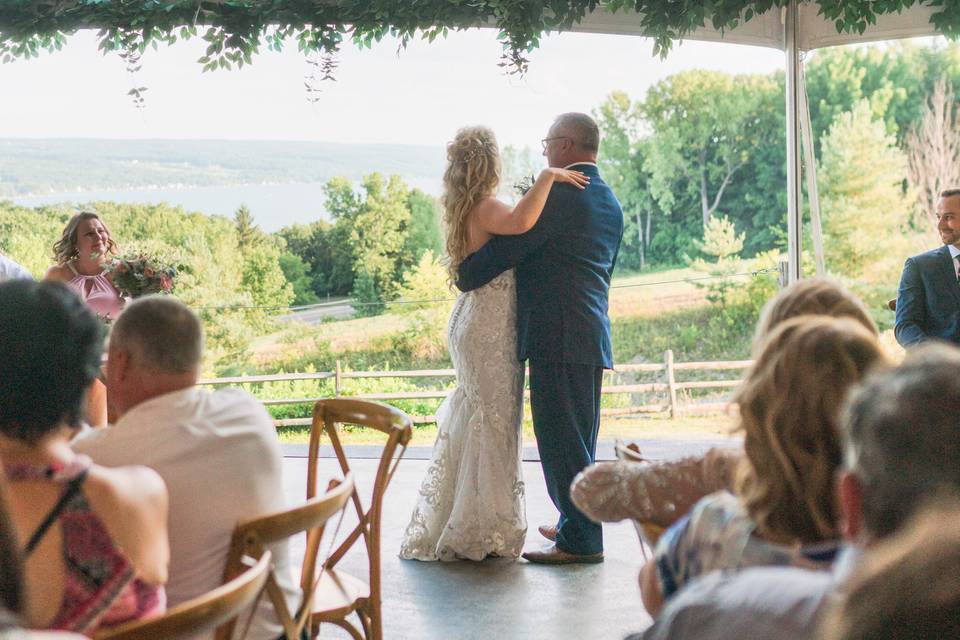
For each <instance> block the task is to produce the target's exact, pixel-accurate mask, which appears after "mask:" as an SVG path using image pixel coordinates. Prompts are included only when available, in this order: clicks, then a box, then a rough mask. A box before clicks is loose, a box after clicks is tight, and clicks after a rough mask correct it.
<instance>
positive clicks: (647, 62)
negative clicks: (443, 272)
mask: <svg viewBox="0 0 960 640" xmlns="http://www.w3.org/2000/svg"><path fill="white" fill-rule="evenodd" d="M204 48H205V45H204V43H203V42H202V41H200V40H195V41H190V42H180V43H178V44H176V45H173V46H171V47H166V46H162V47H161V48H160V49H159V50H158V51H153V50H148V51H147V53H145V54H144V56H143V59H142V63H143V66H142V70H141V71H140V72H139V73H138V75H137V77H136V85H142V86H146V87H147V88H148V91H147V92H146V94H145V95H146V99H147V104H146V108H145V109H143V110H137V109H136V108H135V107H134V106H133V104H132V101H131V100H130V98H129V97H128V96H127V95H126V94H127V91H128V90H129V89H130V88H131V87H132V86H135V85H134V81H133V80H132V79H131V77H130V76H129V74H128V73H127V72H126V69H125V66H124V63H123V61H122V60H121V59H120V58H119V56H117V55H116V54H108V55H104V54H102V53H100V52H99V51H98V50H97V40H96V35H95V33H93V32H80V33H78V34H77V35H75V36H73V37H72V38H71V39H70V41H69V42H68V44H67V45H66V46H65V47H64V49H63V50H62V51H59V52H56V53H53V54H44V55H42V56H41V57H40V58H39V59H34V60H29V61H23V60H18V61H15V62H13V63H10V64H6V65H0V138H3V137H30V138H58V137H91V138H126V139H136V138H167V139H184V138H205V139H258V140H311V141H327V142H342V143H399V144H425V145H442V144H444V143H445V142H446V141H447V140H450V139H451V138H452V137H453V134H454V133H455V131H456V130H457V128H459V127H461V126H464V125H469V124H485V125H487V126H490V127H492V128H493V129H494V131H495V132H496V133H497V135H498V139H499V141H500V143H501V144H502V145H506V144H512V145H516V146H519V147H524V146H531V147H536V146H537V144H538V141H539V140H540V138H542V137H543V135H544V134H545V132H546V129H547V128H548V126H549V124H550V122H551V120H552V118H553V116H555V115H556V114H558V113H562V112H565V111H585V112H590V111H592V110H593V109H595V108H596V107H597V106H598V105H599V104H600V103H601V102H602V101H603V100H604V98H605V97H606V96H607V95H609V93H610V92H611V91H614V90H622V91H625V92H626V93H627V94H628V95H630V96H631V97H632V98H641V97H642V96H643V95H644V93H645V91H646V89H647V88H648V87H649V86H650V85H651V84H653V83H655V82H657V81H658V80H661V79H663V78H664V77H666V76H668V75H670V74H673V73H677V72H679V71H682V70H686V69H693V68H700V69H715V70H719V71H726V72H729V73H767V72H770V71H774V70H777V69H782V68H783V65H784V56H783V53H782V52H780V51H777V50H774V49H766V48H760V47H748V46H742V45H730V44H717V43H701V42H686V43H682V44H680V45H679V46H677V47H675V49H674V51H672V52H671V53H670V55H669V57H668V58H667V59H666V60H661V59H659V58H656V57H654V56H653V55H652V50H653V46H652V41H650V40H648V39H645V38H638V37H631V36H614V35H597V34H585V33H565V34H556V35H552V36H548V37H546V38H545V39H544V40H543V41H542V45H541V47H540V48H539V49H537V50H536V51H534V52H533V53H532V54H531V55H530V60H531V64H530V71H529V73H528V74H527V75H526V76H525V77H523V78H518V77H516V76H510V75H507V74H505V73H504V72H503V70H502V69H501V68H500V67H499V66H498V65H497V63H498V62H499V61H500V51H501V45H500V43H499V42H498V41H497V40H496V32H495V31H494V30H492V29H484V30H470V31H467V32H460V33H452V34H450V36H449V38H447V39H446V40H438V41H435V42H434V43H432V44H426V43H422V42H419V41H416V42H413V43H411V45H410V46H409V47H408V48H407V49H406V50H403V51H400V52H399V53H398V51H397V43H396V41H393V40H386V41H384V42H383V43H380V44H378V45H375V46H374V48H373V49H372V50H363V51H359V50H357V49H356V48H354V47H353V46H352V45H347V46H345V47H344V50H343V52H342V53H341V55H340V58H339V60H340V64H339V68H338V69H337V71H336V81H335V82H327V83H323V84H322V85H321V89H322V93H321V94H319V100H317V101H316V102H315V103H311V102H309V101H308V99H307V94H306V92H305V90H304V88H303V82H304V76H305V75H306V74H307V73H308V71H309V66H308V65H307V64H306V62H305V60H304V58H303V56H302V54H300V53H298V52H297V50H296V46H295V44H291V45H290V46H289V47H288V48H287V50H285V51H284V52H282V53H273V52H266V51H265V50H264V53H262V54H261V55H260V56H257V57H255V58H254V63H253V65H252V66H249V67H245V68H244V69H242V70H231V71H216V72H208V73H202V72H201V65H199V64H198V63H196V59H197V58H199V57H200V56H201V55H202V54H203V50H204Z"/></svg>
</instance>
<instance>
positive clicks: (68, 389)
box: [0, 281, 169, 634]
mask: <svg viewBox="0 0 960 640" xmlns="http://www.w3.org/2000/svg"><path fill="white" fill-rule="evenodd" d="M102 353H103V329H102V326H101V324H100V322H99V321H98V320H97V319H96V317H95V316H94V315H93V313H92V312H91V311H90V310H89V309H88V308H87V307H86V306H85V305H84V304H83V302H82V301H81V300H80V298H78V297H77V296H76V295H74V294H73V293H72V292H71V291H70V290H69V289H67V287H66V286H64V285H62V284H58V283H49V282H47V283H33V282H27V281H18V282H8V283H4V284H0V380H3V384H2V385H0V461H2V463H3V467H4V471H5V475H6V478H7V481H8V483H9V491H8V495H7V500H8V508H9V512H10V517H11V520H12V522H13V526H14V528H15V530H16V532H17V535H18V538H19V539H20V540H21V541H23V542H25V545H24V548H23V555H24V556H25V580H24V585H25V591H24V593H25V595H26V600H25V602H26V607H25V608H24V610H23V611H22V616H23V619H24V621H25V622H26V623H27V625H28V626H30V627H33V628H41V629H60V630H70V631H78V632H81V633H84V634H90V633H92V632H94V631H97V630H98V629H104V628H109V627H111V626H114V625H117V624H120V623H123V622H128V621H131V620H136V619H139V618H141V617H144V616H149V615H153V614H156V613H160V612H162V611H163V609H164V606H165V597H164V592H163V587H162V585H163V583H164V582H165V581H166V572H167V562H168V559H169V549H168V545H167V533H166V527H167V525H166V519H167V492H166V488H165V487H164V484H163V480H161V479H160V476H158V475H157V474H156V472H154V471H152V470H150V469H148V468H146V467H119V468H106V467H101V466H98V465H95V464H92V463H91V461H90V459H89V458H87V457H85V456H81V455H77V454H75V453H74V452H73V451H72V450H71V448H70V446H69V440H70V437H71V436H72V434H73V431H74V429H75V428H76V427H77V426H78V425H79V423H80V419H81V416H82V414H83V409H84V406H85V394H86V392H87V389H88V388H89V387H90V384H91V382H93V380H94V378H95V377H96V375H97V371H98V369H99V367H100V359H101V355H102Z"/></svg>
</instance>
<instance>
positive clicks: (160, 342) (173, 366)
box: [110, 296, 203, 373]
mask: <svg viewBox="0 0 960 640" xmlns="http://www.w3.org/2000/svg"><path fill="white" fill-rule="evenodd" d="M110 346H111V348H116V349H120V350H122V351H127V352H128V353H130V354H131V356H132V357H133V358H134V361H135V363H136V365H137V366H139V367H141V368H143V369H146V370H148V371H155V372H157V373H187V372H190V371H194V370H196V369H197V368H198V367H199V366H200V361H201V359H202V358H203V327H202V326H201V324H200V319H199V318H197V316H196V315H195V314H194V313H193V311H191V310H190V309H188V308H187V307H186V305H184V304H183V303H182V302H180V301H179V300H176V299H175V298H169V297H166V296H148V297H145V298H140V299H139V300H135V301H133V302H131V303H130V304H128V305H127V307H126V308H125V309H124V310H123V312H122V313H121V314H120V316H119V317H118V318H117V321H116V322H114V324H113V328H112V329H111V331H110Z"/></svg>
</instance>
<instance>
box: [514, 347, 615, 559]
mask: <svg viewBox="0 0 960 640" xmlns="http://www.w3.org/2000/svg"><path fill="white" fill-rule="evenodd" d="M602 378H603V367H600V366H595V365H585V364H573V363H569V362H550V361H545V360H530V407H531V409H532V411H533V430H534V432H535V433H536V435H537V448H538V449H539V450H540V461H541V464H542V465H543V475H544V477H545V479H546V482H547V492H548V493H549V494H550V499H551V500H553V504H554V505H555V506H556V507H557V510H558V511H560V519H559V520H558V521H557V543H556V544H557V547H558V548H560V549H561V550H563V551H566V552H568V553H574V554H578V555H587V554H592V553H599V552H601V551H603V532H602V529H601V527H600V525H599V524H596V523H594V522H592V521H590V520H589V519H588V518H587V517H586V516H585V515H583V513H581V512H580V510H579V509H577V508H576V507H575V506H574V505H573V502H572V501H571V500H570V483H571V482H573V479H574V477H575V476H576V475H577V474H578V473H580V472H581V471H583V469H584V468H585V467H587V466H588V465H590V464H592V463H593V461H594V459H595V458H596V452H597V432H598V431H599V430H600V384H601V381H602Z"/></svg>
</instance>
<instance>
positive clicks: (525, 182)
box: [513, 176, 537, 198]
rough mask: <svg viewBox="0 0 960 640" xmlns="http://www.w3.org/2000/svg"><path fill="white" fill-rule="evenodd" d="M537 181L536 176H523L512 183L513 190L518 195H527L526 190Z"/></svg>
mask: <svg viewBox="0 0 960 640" xmlns="http://www.w3.org/2000/svg"><path fill="white" fill-rule="evenodd" d="M536 181H537V178H536V176H525V177H523V178H521V179H520V180H519V181H518V182H517V183H516V184H514V185H513V190H514V191H516V192H517V195H518V196H519V197H521V198H522V197H523V196H525V195H527V191H530V189H532V188H533V183H534V182H536Z"/></svg>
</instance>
